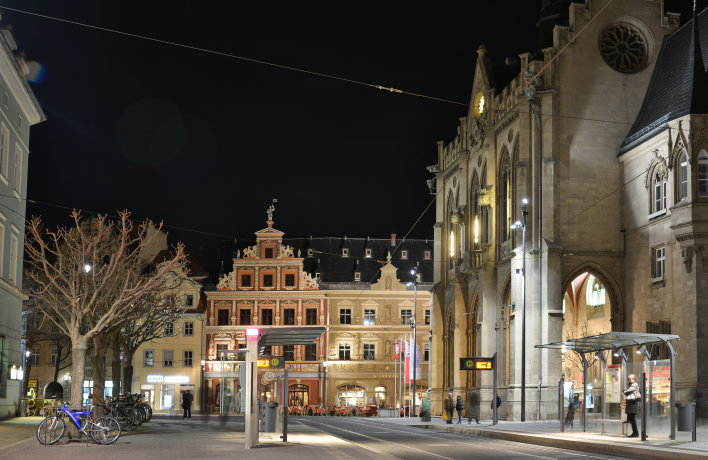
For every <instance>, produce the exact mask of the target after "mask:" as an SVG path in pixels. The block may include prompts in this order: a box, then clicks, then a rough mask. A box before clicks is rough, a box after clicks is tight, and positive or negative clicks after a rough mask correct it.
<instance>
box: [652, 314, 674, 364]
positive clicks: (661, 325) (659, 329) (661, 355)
mask: <svg viewBox="0 0 708 460" xmlns="http://www.w3.org/2000/svg"><path fill="white" fill-rule="evenodd" d="M647 332H648V333H649V334H671V321H664V320H659V321H647ZM651 350H652V356H651V359H657V360H658V359H669V358H671V354H670V353H671V352H670V351H669V347H667V346H666V344H664V343H662V344H657V345H656V346H652V347H651Z"/></svg>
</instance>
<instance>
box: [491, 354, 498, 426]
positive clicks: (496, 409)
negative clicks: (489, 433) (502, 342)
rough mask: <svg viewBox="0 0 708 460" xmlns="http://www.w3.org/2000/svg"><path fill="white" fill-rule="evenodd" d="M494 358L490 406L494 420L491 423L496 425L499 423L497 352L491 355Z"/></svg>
mask: <svg viewBox="0 0 708 460" xmlns="http://www.w3.org/2000/svg"><path fill="white" fill-rule="evenodd" d="M492 359H493V360H494V363H493V364H492V366H493V367H494V374H493V375H494V377H493V378H494V395H493V396H492V407H493V408H494V421H493V422H492V425H496V424H497V423H499V406H498V405H497V398H498V396H497V354H496V353H494V356H493V357H492Z"/></svg>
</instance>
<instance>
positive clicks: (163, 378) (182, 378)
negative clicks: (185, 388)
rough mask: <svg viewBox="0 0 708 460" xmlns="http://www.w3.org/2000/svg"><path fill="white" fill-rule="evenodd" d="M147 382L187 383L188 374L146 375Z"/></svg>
mask: <svg viewBox="0 0 708 460" xmlns="http://www.w3.org/2000/svg"><path fill="white" fill-rule="evenodd" d="M147 382H148V383H189V376H188V375H155V374H153V375H148V376H147Z"/></svg>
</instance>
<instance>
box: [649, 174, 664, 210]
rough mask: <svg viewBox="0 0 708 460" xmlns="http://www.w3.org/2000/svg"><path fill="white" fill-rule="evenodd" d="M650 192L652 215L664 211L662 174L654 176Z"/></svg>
mask: <svg viewBox="0 0 708 460" xmlns="http://www.w3.org/2000/svg"><path fill="white" fill-rule="evenodd" d="M652 190H653V192H652V213H657V212H661V211H664V210H666V176H665V175H664V173H663V172H661V171H658V172H656V173H655V174H654V182H653V189H652Z"/></svg>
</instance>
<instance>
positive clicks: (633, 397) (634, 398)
mask: <svg viewBox="0 0 708 460" xmlns="http://www.w3.org/2000/svg"><path fill="white" fill-rule="evenodd" d="M624 399H625V401H626V402H627V406H626V407H625V410H624V412H625V413H626V414H627V421H628V422H629V423H631V424H632V434H630V435H628V436H627V437H628V438H636V437H638V436H639V431H638V430H637V419H636V417H637V414H638V413H639V401H640V400H641V399H642V395H641V393H640V392H639V384H638V383H637V376H636V375H634V374H629V375H628V376H627V389H626V390H624Z"/></svg>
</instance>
